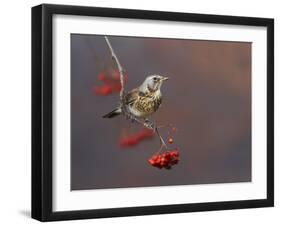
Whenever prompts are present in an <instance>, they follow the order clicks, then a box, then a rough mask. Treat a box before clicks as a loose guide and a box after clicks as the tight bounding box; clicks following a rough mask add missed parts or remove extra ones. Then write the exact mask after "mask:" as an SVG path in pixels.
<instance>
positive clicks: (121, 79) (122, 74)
mask: <svg viewBox="0 0 281 226" xmlns="http://www.w3.org/2000/svg"><path fill="white" fill-rule="evenodd" d="M104 38H105V41H106V43H107V45H108V47H109V50H110V53H111V57H112V59H114V60H115V62H116V64H117V67H118V71H119V74H120V83H121V90H120V94H119V95H120V100H121V103H122V104H123V101H124V83H125V82H124V70H123V68H122V66H121V64H120V62H119V60H118V57H117V56H116V54H115V52H114V50H113V48H112V46H111V43H110V41H109V40H108V38H107V36H104Z"/></svg>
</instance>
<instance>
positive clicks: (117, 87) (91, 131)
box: [66, 33, 252, 191]
mask: <svg viewBox="0 0 281 226" xmlns="http://www.w3.org/2000/svg"><path fill="white" fill-rule="evenodd" d="M70 58H71V59H70V67H71V68H70V72H71V73H70V77H71V94H70V95H71V99H70V103H71V111H70V114H71V122H70V128H71V131H70V133H71V144H70V152H71V166H70V167H71V170H70V172H71V175H70V178H71V180H70V181H71V187H70V190H71V191H77V190H92V189H116V188H132V189H133V188H136V187H152V186H178V185H204V184H217V183H242V182H251V181H252V147H251V139H252V125H251V121H252V113H251V111H252V109H251V106H252V105H251V84H252V81H251V78H252V71H251V70H252V43H251V42H242V41H221V40H220V41H216V40H200V39H198V40H196V39H173V38H155V37H133V36H113V35H100V34H99V35H96V34H79V33H71V34H70ZM66 176H67V175H66Z"/></svg>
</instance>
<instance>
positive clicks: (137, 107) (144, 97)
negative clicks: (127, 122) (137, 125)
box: [103, 75, 168, 119]
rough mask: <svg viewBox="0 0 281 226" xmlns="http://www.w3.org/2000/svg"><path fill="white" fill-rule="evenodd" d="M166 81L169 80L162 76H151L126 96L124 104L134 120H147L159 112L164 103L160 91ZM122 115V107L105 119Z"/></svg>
mask: <svg viewBox="0 0 281 226" xmlns="http://www.w3.org/2000/svg"><path fill="white" fill-rule="evenodd" d="M166 80H168V78H167V77H164V76H161V75H150V76H148V77H147V78H146V79H145V80H144V82H143V83H142V84H141V85H140V86H139V87H138V88H135V89H133V90H131V91H130V92H128V93H127V94H125V97H124V103H123V104H124V105H125V109H126V110H127V111H128V113H129V114H130V116H132V119H138V118H142V119H146V118H147V117H148V116H150V115H151V114H153V113H154V112H156V111H157V110H158V108H159V106H160V105H161V102H162V94H161V90H160V89H161V86H162V84H163V82H164V81H166ZM121 104H122V103H121ZM123 107H124V106H123ZM121 113H122V106H119V107H117V108H116V109H114V110H113V111H111V112H109V113H108V114H106V115H104V116H103V118H113V117H115V116H117V115H120V114H121Z"/></svg>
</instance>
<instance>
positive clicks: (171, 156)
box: [148, 149, 179, 169]
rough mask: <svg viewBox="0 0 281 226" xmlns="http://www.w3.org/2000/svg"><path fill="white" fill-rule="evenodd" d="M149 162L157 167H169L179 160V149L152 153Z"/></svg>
mask: <svg viewBox="0 0 281 226" xmlns="http://www.w3.org/2000/svg"><path fill="white" fill-rule="evenodd" d="M148 162H149V164H150V165H152V166H154V167H157V168H159V169H162V168H165V169H171V168H172V166H173V165H176V164H178V162H179V151H178V150H177V149H174V150H171V151H165V152H164V153H162V154H156V155H153V156H152V157H151V158H150V159H149V160H148Z"/></svg>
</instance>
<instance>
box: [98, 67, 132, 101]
mask: <svg viewBox="0 0 281 226" xmlns="http://www.w3.org/2000/svg"><path fill="white" fill-rule="evenodd" d="M98 80H99V81H101V82H102V83H103V84H102V85H100V86H94V87H93V92H94V93H95V94H96V95H100V96H107V95H110V94H113V93H119V92H120V90H121V87H122V86H121V83H120V73H119V72H116V71H113V70H112V71H107V72H100V73H99V75H98ZM124 81H125V83H126V82H127V81H128V77H127V76H126V75H125V76H124Z"/></svg>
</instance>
